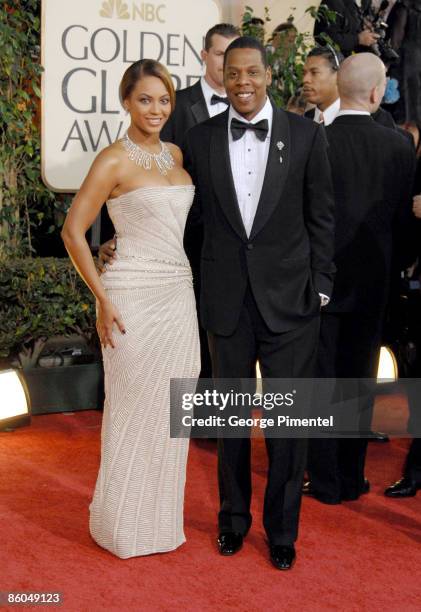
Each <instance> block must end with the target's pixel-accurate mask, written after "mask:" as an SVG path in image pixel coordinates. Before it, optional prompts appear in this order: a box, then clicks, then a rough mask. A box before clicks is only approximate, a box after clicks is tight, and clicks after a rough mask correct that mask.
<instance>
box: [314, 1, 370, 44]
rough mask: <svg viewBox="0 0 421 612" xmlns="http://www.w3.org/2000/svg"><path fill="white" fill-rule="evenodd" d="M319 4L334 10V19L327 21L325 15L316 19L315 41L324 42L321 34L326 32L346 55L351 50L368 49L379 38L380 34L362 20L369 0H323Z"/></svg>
mask: <svg viewBox="0 0 421 612" xmlns="http://www.w3.org/2000/svg"><path fill="white" fill-rule="evenodd" d="M321 4H323V5H324V6H325V7H327V9H329V10H330V11H335V12H336V20H335V21H332V22H329V21H328V20H327V19H326V17H325V15H321V16H320V17H319V19H318V20H316V23H315V26H314V38H315V40H316V42H317V43H319V44H321V45H323V44H325V41H324V39H323V36H322V34H326V35H327V36H329V37H330V38H331V39H332V40H333V42H334V43H336V44H337V45H338V46H339V48H340V50H341V51H342V53H343V54H344V55H345V56H347V55H351V53H353V52H358V51H369V50H370V49H369V47H371V46H372V45H375V44H376V43H377V41H378V40H379V38H380V35H379V34H376V33H375V32H374V31H373V27H372V25H371V24H370V23H369V22H368V21H365V20H364V13H365V12H366V11H368V10H369V9H370V6H371V2H370V0H360V1H359V2H357V1H354V0H323V2H322V3H321Z"/></svg>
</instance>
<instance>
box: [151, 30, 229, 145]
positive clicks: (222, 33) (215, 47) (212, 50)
mask: <svg viewBox="0 0 421 612" xmlns="http://www.w3.org/2000/svg"><path fill="white" fill-rule="evenodd" d="M238 36H240V31H239V29H238V28H237V27H235V26H233V25H231V24H230V23H218V24H217V25H215V26H213V27H212V28H211V29H210V30H208V32H206V36H205V45H204V49H202V52H201V57H202V60H203V63H204V65H205V74H204V75H203V76H202V77H201V79H200V80H199V81H197V83H195V84H194V85H192V86H191V87H186V89H180V90H179V91H177V97H176V104H175V109H174V111H173V113H172V114H171V116H170V118H169V120H168V121H167V123H166V124H165V125H164V128H163V130H162V132H161V140H164V141H168V142H173V143H174V144H176V145H178V146H179V147H181V146H182V145H183V142H184V138H185V135H186V133H187V131H188V130H189V129H190V128H192V127H193V126H194V125H197V124H198V123H201V122H202V121H205V120H206V119H209V118H210V117H214V116H215V115H217V114H219V113H221V112H223V111H224V110H226V108H227V106H228V99H227V96H226V93H225V88H224V79H223V62H224V53H225V49H226V48H227V47H228V45H229V44H230V43H231V42H232V41H233V40H234V38H238Z"/></svg>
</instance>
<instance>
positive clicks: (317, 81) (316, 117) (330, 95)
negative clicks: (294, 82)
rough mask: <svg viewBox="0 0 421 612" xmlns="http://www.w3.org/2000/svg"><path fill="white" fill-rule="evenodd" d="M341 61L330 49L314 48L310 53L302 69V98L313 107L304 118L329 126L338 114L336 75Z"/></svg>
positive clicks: (341, 56)
mask: <svg viewBox="0 0 421 612" xmlns="http://www.w3.org/2000/svg"><path fill="white" fill-rule="evenodd" d="M342 60H343V55H342V54H341V53H340V52H336V51H334V49H333V48H332V47H315V48H314V49H312V50H311V51H310V53H309V54H308V56H307V59H306V61H305V64H304V69H303V96H304V98H305V99H306V100H307V102H308V103H309V104H314V105H315V107H314V108H312V109H311V110H309V111H307V112H306V113H305V117H308V118H309V119H313V121H315V122H316V123H323V124H324V125H325V126H326V125H330V124H331V123H332V122H333V120H334V119H335V117H336V115H337V114H338V112H339V107H340V100H339V93H338V85H337V74H338V70H339V66H340V64H341V62H342Z"/></svg>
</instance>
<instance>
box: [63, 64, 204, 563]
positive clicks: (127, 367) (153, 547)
mask: <svg viewBox="0 0 421 612" xmlns="http://www.w3.org/2000/svg"><path fill="white" fill-rule="evenodd" d="M120 94H121V99H122V100H123V104H124V107H125V108H126V110H128V112H129V113H130V115H131V125H130V128H129V129H128V132H127V134H126V135H125V137H124V138H123V139H122V140H121V141H118V142H116V143H114V144H113V145H111V146H110V147H107V149H105V150H104V151H102V152H101V153H100V154H99V156H98V157H97V158H96V160H95V161H94V163H93V165H92V167H91V169H90V171H89V174H88V176H87V178H86V179H85V181H84V183H83V185H82V187H81V189H80V191H79V193H78V195H77V196H76V198H75V200H74V202H73V204H72V207H71V209H70V211H69V214H68V217H67V219H66V223H65V226H64V229H63V239H64V242H65V244H66V248H67V250H68V252H69V254H70V256H71V258H72V260H73V262H74V264H75V266H76V268H77V269H78V271H79V273H80V274H81V276H82V277H83V278H84V280H85V281H86V283H87V284H88V286H89V287H90V289H91V290H92V292H93V294H94V295H95V297H96V301H97V316H98V321H97V328H98V333H99V336H100V339H101V343H102V346H103V360H104V372H105V405H104V416H103V423H102V432H101V442H102V444H101V464H100V469H99V474H98V478H97V482H96V486H95V492H94V496H93V500H92V503H91V505H90V532H91V535H92V537H93V538H94V540H95V541H96V542H97V543H98V544H99V545H100V546H102V547H103V548H106V549H107V550H109V551H111V552H112V553H114V554H115V555H117V556H119V557H121V558H128V557H133V556H138V555H147V554H151V553H156V552H166V551H170V550H174V549H175V548H177V547H178V546H180V544H182V543H183V542H184V541H185V537H184V532H183V499H184V483H185V472H186V461H187V451H188V440H187V439H172V438H170V432H169V430H170V425H169V424H170V407H169V404H170V399H169V398H170V379H171V378H195V377H197V376H198V374H199V370H200V356H199V355H200V352H199V339H198V331H197V319H196V307H195V301H194V293H193V286H192V275H191V270H190V266H189V262H188V259H187V257H186V255H185V252H184V249H183V234H184V227H185V223H186V219H187V214H188V212H189V209H190V206H191V204H192V201H193V196H194V186H193V185H192V184H191V181H190V177H189V176H188V174H187V173H186V172H185V171H184V170H183V168H182V157H181V153H180V151H179V149H178V148H177V147H175V145H170V144H167V145H165V144H163V143H161V142H160V140H159V133H160V130H161V129H162V126H163V125H164V123H165V121H166V120H167V119H168V116H169V114H170V112H171V107H172V106H173V104H174V89H173V86H172V82H171V77H170V76H169V74H168V72H167V70H166V69H165V68H164V67H163V66H162V65H161V64H159V63H158V62H155V61H153V60H141V61H139V62H136V63H135V64H133V65H132V66H130V67H129V68H128V70H127V71H126V73H125V74H124V76H123V80H122V83H121V86H120ZM104 201H107V207H108V212H109V214H110V217H111V219H112V221H113V223H114V227H115V229H116V234H117V254H116V259H115V261H114V263H113V264H112V265H108V266H107V269H106V271H105V272H104V274H103V275H102V276H101V278H100V277H99V276H98V274H97V272H96V270H95V265H94V262H93V259H92V257H91V254H90V251H89V247H88V244H87V242H86V239H85V233H86V231H87V229H88V227H89V226H90V225H91V224H92V222H93V220H94V219H95V217H96V216H97V214H98V212H99V209H100V207H101V205H102V202H104Z"/></svg>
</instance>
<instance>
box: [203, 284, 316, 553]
mask: <svg viewBox="0 0 421 612" xmlns="http://www.w3.org/2000/svg"><path fill="white" fill-rule="evenodd" d="M319 327H320V317H319V316H315V317H314V318H312V319H311V320H310V321H309V322H306V323H305V324H304V325H302V326H300V327H298V328H296V329H294V330H292V331H288V332H285V333H280V334H277V333H273V332H271V331H270V329H269V328H268V327H267V325H266V323H265V321H264V319H263V318H262V316H261V315H260V312H259V310H258V307H257V305H256V302H255V299H254V297H253V294H252V292H251V289H250V288H249V287H248V288H247V291H246V295H245V299H244V303H243V307H242V310H241V314H240V318H239V323H238V326H237V328H236V330H235V331H234V333H233V334H231V335H230V336H219V335H216V334H211V333H210V334H209V347H210V353H211V359H212V369H213V376H214V377H215V379H217V378H255V372H256V361H257V360H259V365H260V371H261V374H262V378H263V379H265V378H268V379H269V378H293V377H301V378H311V377H313V376H314V371H315V366H316V358H317V342H318V336H319ZM265 444H266V450H267V454H268V464H269V466H268V475H267V486H266V492H265V500H264V508H263V525H264V528H265V531H266V534H267V537H268V539H269V541H270V542H271V543H272V544H282V545H289V544H292V543H293V542H294V541H295V540H296V539H297V535H298V521H299V513H300V506H301V488H302V483H303V477H304V469H305V465H306V455H307V440H306V439H287V438H283V439H279V438H269V437H265ZM250 455H251V441H250V437H249V436H248V437H243V438H219V439H218V479H219V494H220V512H219V529H220V532H222V533H223V532H228V531H236V532H238V533H241V534H242V535H246V533H247V532H248V530H249V528H250V525H251V522H252V516H251V513H250V502H251V492H252V487H251V457H250Z"/></svg>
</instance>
